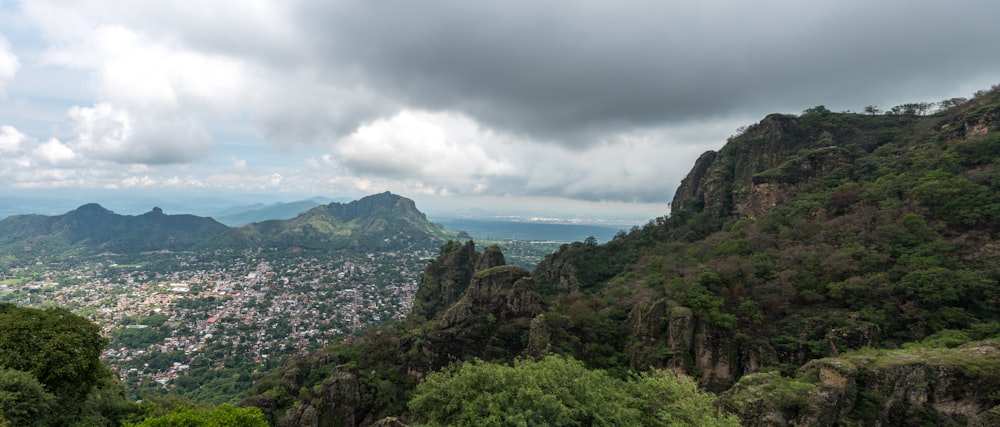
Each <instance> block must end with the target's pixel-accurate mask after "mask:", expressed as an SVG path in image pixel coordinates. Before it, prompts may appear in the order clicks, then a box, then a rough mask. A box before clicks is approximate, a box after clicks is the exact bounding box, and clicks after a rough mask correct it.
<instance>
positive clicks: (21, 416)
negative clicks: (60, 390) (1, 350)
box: [0, 369, 56, 426]
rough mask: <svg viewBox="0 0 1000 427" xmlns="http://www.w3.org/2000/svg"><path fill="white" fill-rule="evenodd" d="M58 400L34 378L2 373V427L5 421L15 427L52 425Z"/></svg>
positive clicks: (17, 372) (0, 410)
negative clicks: (50, 416) (51, 421)
mask: <svg viewBox="0 0 1000 427" xmlns="http://www.w3.org/2000/svg"><path fill="white" fill-rule="evenodd" d="M55 400H56V398H55V396H53V395H52V394H51V393H48V392H46V391H45V387H44V386H42V383H40V382H38V379H37V378H35V377H34V376H33V375H31V374H29V373H27V372H23V371H16V370H13V369H0V425H3V421H4V420H6V421H7V422H9V423H10V425H15V426H46V425H49V411H50V410H51V408H52V406H53V405H54V403H55Z"/></svg>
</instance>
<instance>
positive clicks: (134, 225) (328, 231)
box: [0, 192, 451, 265]
mask: <svg viewBox="0 0 1000 427" xmlns="http://www.w3.org/2000/svg"><path fill="white" fill-rule="evenodd" d="M450 235H451V234H450V232H449V231H447V230H445V229H444V227H442V226H440V225H438V224H434V223H431V222H430V221H428V220H427V217H426V216H425V215H424V214H423V213H422V212H420V211H419V210H417V209H416V206H415V205H414V203H413V201H412V200H410V199H407V198H404V197H401V196H398V195H395V194H391V193H388V192H387V193H382V194H376V195H372V196H368V197H364V198H362V199H360V200H356V201H353V202H350V203H346V204H344V203H330V204H328V205H322V206H317V207H315V208H313V209H310V210H307V211H306V212H303V213H302V214H300V215H298V216H297V217H295V218H292V219H288V220H270V221H264V222H261V223H253V224H249V225H246V226H244V227H240V228H230V227H227V226H225V225H223V224H221V223H219V222H217V221H215V220H214V219H212V218H207V217H199V216H194V215H167V214H165V213H163V211H162V210H161V209H159V208H153V210H151V211H150V212H147V213H145V214H142V215H119V214H116V213H114V212H112V211H110V210H107V209H105V208H103V207H101V206H100V205H97V204H93V203H91V204H86V205H83V206H80V207H79V208H77V209H75V210H73V211H70V212H67V213H65V214H62V215H55V216H44V215H15V216H11V217H8V218H5V219H3V220H2V221H0V262H2V263H3V264H7V265H13V264H24V263H33V262H34V261H35V260H56V259H68V258H72V257H87V256H94V255H97V254H102V253H114V254H123V255H136V254H140V253H143V252H153V251H173V252H179V251H210V250H218V249H224V250H233V251H240V250H244V249H253V248H258V247H262V246H263V247H268V248H280V249H292V250H297V251H301V250H315V251H336V250H342V249H354V250H377V249H400V248H405V247H410V246H412V245H425V246H429V247H433V246H437V245H440V243H442V242H444V241H445V240H446V239H447V238H448V237H449V236H450Z"/></svg>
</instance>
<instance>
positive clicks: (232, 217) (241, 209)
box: [212, 200, 321, 227]
mask: <svg viewBox="0 0 1000 427" xmlns="http://www.w3.org/2000/svg"><path fill="white" fill-rule="evenodd" d="M320 204H321V203H319V202H316V201H313V200H301V201H298V202H288V203H272V204H270V205H265V204H259V203H258V204H254V205H248V206H237V207H232V208H229V209H226V210H225V211H223V212H222V213H221V214H218V215H213V216H212V218H214V219H215V220H216V221H219V222H221V223H223V224H225V225H228V226H230V227H242V226H244V225H247V224H250V223H254V222H262V221H267V220H272V219H291V218H295V217H296V216H298V215H299V214H300V213H302V212H305V211H307V210H309V209H312V208H314V207H316V206H319V205H320Z"/></svg>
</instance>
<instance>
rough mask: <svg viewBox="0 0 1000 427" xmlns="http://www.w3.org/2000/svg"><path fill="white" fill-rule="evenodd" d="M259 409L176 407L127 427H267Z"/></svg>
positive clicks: (227, 406)
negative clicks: (167, 412)
mask: <svg viewBox="0 0 1000 427" xmlns="http://www.w3.org/2000/svg"><path fill="white" fill-rule="evenodd" d="M267 425H268V424H267V421H265V420H264V414H263V413H262V412H261V411H260V408H254V407H249V408H236V407H233V406H231V405H220V406H218V407H216V408H215V409H211V410H207V409H191V408H185V407H178V408H177V409H175V410H174V411H173V412H171V413H169V414H166V415H162V416H158V417H151V418H147V419H145V420H143V421H141V422H139V423H135V424H129V425H128V426H129V427H179V426H183V427H230V426H240V427H267Z"/></svg>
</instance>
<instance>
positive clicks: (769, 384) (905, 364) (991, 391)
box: [722, 342, 1000, 426]
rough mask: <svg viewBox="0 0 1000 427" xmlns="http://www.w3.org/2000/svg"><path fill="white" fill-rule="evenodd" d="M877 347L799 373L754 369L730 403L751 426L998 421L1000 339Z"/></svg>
mask: <svg viewBox="0 0 1000 427" xmlns="http://www.w3.org/2000/svg"><path fill="white" fill-rule="evenodd" d="M871 353H873V352H871V351H869V352H865V353H860V354H852V355H847V356H844V357H839V358H827V359H820V360H815V361H812V362H810V363H808V364H806V365H804V366H803V367H801V368H799V370H798V373H797V375H796V377H795V378H787V377H782V376H780V375H779V374H778V373H777V372H769V373H761V374H752V375H747V376H745V377H743V378H741V379H740V381H739V382H738V383H737V384H736V385H735V386H734V387H733V388H732V389H730V390H729V391H727V392H726V393H725V394H724V395H723V397H722V399H723V403H724V404H725V405H726V406H727V408H729V409H730V410H732V411H734V412H735V413H737V414H738V415H739V416H740V418H741V419H742V420H743V422H744V424H745V425H749V426H778V425H803V426H804V425H809V426H833V425H845V424H846V425H883V426H894V425H942V424H969V425H984V424H983V423H984V422H989V421H991V420H995V419H996V416H997V412H996V406H997V404H998V403H1000V396H998V395H997V393H996V384H1000V343H998V342H981V343H974V344H973V345H968V346H964V347H961V348H957V349H906V350H894V351H882V352H879V353H877V354H871ZM988 425H993V424H988Z"/></svg>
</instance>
